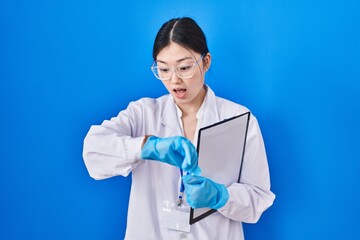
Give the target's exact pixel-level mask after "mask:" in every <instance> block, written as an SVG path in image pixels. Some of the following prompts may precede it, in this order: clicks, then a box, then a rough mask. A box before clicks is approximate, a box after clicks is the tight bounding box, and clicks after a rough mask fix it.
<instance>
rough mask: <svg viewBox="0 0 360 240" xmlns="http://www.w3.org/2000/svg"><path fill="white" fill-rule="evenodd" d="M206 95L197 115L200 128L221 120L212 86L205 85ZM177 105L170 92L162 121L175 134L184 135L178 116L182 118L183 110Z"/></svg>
mask: <svg viewBox="0 0 360 240" xmlns="http://www.w3.org/2000/svg"><path fill="white" fill-rule="evenodd" d="M205 88H206V96H205V99H204V102H203V104H202V105H201V107H200V109H199V111H198V113H197V114H196V117H197V119H198V121H199V122H200V128H202V127H206V126H208V125H211V124H214V123H216V122H218V121H220V117H219V113H218V111H217V109H218V108H217V104H216V96H215V93H214V92H213V91H212V90H211V88H210V87H209V86H207V85H205ZM179 110H180V109H179V108H178V107H177V106H176V104H175V101H174V98H173V97H172V96H171V94H169V97H168V99H167V102H166V105H165V107H164V111H163V113H162V117H161V122H162V123H163V124H164V125H166V126H168V127H170V128H172V129H173V131H174V134H176V135H182V130H181V126H179V120H178V118H181V111H180V112H179Z"/></svg>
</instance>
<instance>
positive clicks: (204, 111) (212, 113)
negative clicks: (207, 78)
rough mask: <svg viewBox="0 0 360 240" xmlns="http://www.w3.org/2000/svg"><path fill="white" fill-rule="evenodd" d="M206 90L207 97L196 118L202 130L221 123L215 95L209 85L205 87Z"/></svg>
mask: <svg viewBox="0 0 360 240" xmlns="http://www.w3.org/2000/svg"><path fill="white" fill-rule="evenodd" d="M205 88H206V96H205V99H204V102H203V104H202V105H201V107H200V109H199V111H198V113H197V114H196V117H197V119H198V121H199V122H200V128H203V127H206V126H209V125H211V124H214V123H216V122H219V121H220V116H219V112H218V107H217V104H216V96H215V93H214V92H213V90H212V89H211V88H210V87H209V86H208V85H205Z"/></svg>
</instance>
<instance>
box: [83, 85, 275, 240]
mask: <svg viewBox="0 0 360 240" xmlns="http://www.w3.org/2000/svg"><path fill="white" fill-rule="evenodd" d="M247 111H248V109H247V108H245V107H243V106H241V105H238V104H236V103H233V102H230V101H228V100H225V99H223V98H219V97H216V96H215V94H214V92H213V91H212V90H211V89H210V87H208V86H207V95H206V97H205V100H204V102H203V104H202V106H201V108H200V109H199V112H198V114H197V118H198V124H197V129H199V128H201V127H204V126H208V125H210V124H213V123H216V122H218V121H221V120H224V119H226V118H230V117H233V116H236V115H239V114H242V113H245V112H247ZM180 118H181V111H180V110H179V109H178V107H177V106H176V104H175V103H174V99H173V98H172V96H171V95H169V94H168V95H164V96H162V97H160V98H157V99H151V98H142V99H140V100H138V101H135V102H131V103H130V104H129V106H128V107H127V109H126V110H124V111H121V112H120V113H119V115H118V116H117V117H114V118H112V119H111V120H110V121H107V120H106V121H104V122H103V123H102V124H101V125H100V126H91V128H90V130H89V132H88V134H87V136H86V138H85V140H84V151H83V158H84V160H85V164H86V167H87V169H88V171H89V174H90V176H91V177H93V178H94V179H105V178H109V177H113V176H118V175H122V176H127V175H128V174H129V173H130V172H132V186H131V193H130V200H129V201H130V202H129V209H128V219H127V229H126V236H125V239H126V240H147V239H149V240H150V239H156V240H159V239H166V240H167V239H191V240H198V239H208V240H210V239H230V240H231V239H236V240H238V239H244V236H243V229H242V223H241V222H247V223H255V222H257V221H258V219H259V218H260V216H261V214H262V213H263V212H264V211H265V210H266V209H267V208H268V207H270V206H271V205H272V203H273V201H274V199H275V195H274V194H273V193H272V192H271V191H270V177H269V170H268V163H267V158H266V153H265V148H264V144H263V139H262V135H261V133H260V129H259V126H258V123H257V120H256V118H255V117H254V116H253V115H251V117H250V123H249V129H248V136H247V144H246V151H245V156H244V162H243V167H242V173H241V179H240V183H233V184H232V185H230V186H229V187H228V191H229V195H230V198H229V200H228V202H227V203H226V204H225V206H223V207H222V208H220V209H219V210H218V211H217V212H216V213H213V214H212V215H210V216H208V217H206V218H205V219H203V220H201V221H199V222H197V223H195V224H193V225H191V231H190V233H182V232H178V231H175V230H169V229H167V228H164V227H161V226H160V225H159V222H160V220H159V218H160V216H161V211H162V204H163V201H165V200H168V201H175V200H176V199H177V197H178V192H179V184H180V172H179V169H178V168H175V167H173V166H171V165H168V164H165V163H161V162H158V161H149V160H145V161H144V160H142V159H141V158H140V152H141V144H142V141H143V138H144V135H155V136H158V137H170V136H179V135H183V128H182V124H181V119H180ZM196 132H197V131H196ZM195 139H197V136H195ZM195 141H196V140H195ZM194 144H195V146H196V143H194Z"/></svg>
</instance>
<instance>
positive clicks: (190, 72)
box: [151, 54, 205, 81]
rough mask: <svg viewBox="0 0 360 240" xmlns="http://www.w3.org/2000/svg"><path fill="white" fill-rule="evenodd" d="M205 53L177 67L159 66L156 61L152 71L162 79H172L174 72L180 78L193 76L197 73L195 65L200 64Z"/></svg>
mask: <svg viewBox="0 0 360 240" xmlns="http://www.w3.org/2000/svg"><path fill="white" fill-rule="evenodd" d="M204 56H205V54H203V55H201V57H200V58H199V59H198V60H197V61H196V62H195V63H192V64H184V65H180V66H177V67H172V68H170V67H158V66H157V63H156V61H154V63H153V65H152V66H151V71H152V72H153V73H154V75H155V77H156V78H157V79H160V80H161V81H167V80H170V79H171V77H172V75H173V74H174V72H176V75H177V76H178V77H179V78H192V77H193V76H194V74H195V67H196V66H197V65H198V64H199V61H200V60H201V59H203V58H204Z"/></svg>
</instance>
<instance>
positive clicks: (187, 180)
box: [182, 175, 206, 186]
mask: <svg viewBox="0 0 360 240" xmlns="http://www.w3.org/2000/svg"><path fill="white" fill-rule="evenodd" d="M182 179H183V182H184V184H186V185H193V186H196V185H197V186H199V185H203V184H204V182H205V180H206V178H205V177H202V176H198V175H184V176H183V177H182Z"/></svg>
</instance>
